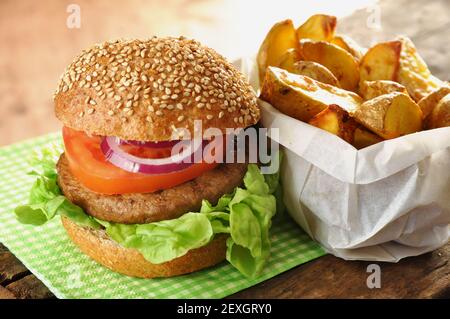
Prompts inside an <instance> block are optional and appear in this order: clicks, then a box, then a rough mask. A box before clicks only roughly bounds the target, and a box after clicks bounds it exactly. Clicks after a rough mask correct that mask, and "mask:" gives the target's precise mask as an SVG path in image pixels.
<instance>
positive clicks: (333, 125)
mask: <svg viewBox="0 0 450 319" xmlns="http://www.w3.org/2000/svg"><path fill="white" fill-rule="evenodd" d="M309 124H311V125H314V126H316V127H318V128H321V129H323V130H325V131H328V132H330V133H331V134H334V135H337V136H339V137H340V138H342V139H343V140H345V141H347V142H348V143H350V144H352V143H353V136H354V133H355V129H356V128H357V126H358V124H357V123H356V122H355V121H354V120H353V119H352V118H351V117H350V115H349V114H348V112H347V111H345V110H344V109H342V108H341V107H340V106H339V105H337V104H331V105H330V106H328V107H327V108H326V109H324V110H323V111H322V112H320V113H319V114H317V115H316V116H314V117H313V118H312V119H311V120H310V121H309Z"/></svg>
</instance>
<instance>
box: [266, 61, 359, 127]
mask: <svg viewBox="0 0 450 319" xmlns="http://www.w3.org/2000/svg"><path fill="white" fill-rule="evenodd" d="M260 97H261V99H263V100H265V101H267V102H269V103H270V104H272V105H273V106H274V107H275V108H277V109H279V110H280V111H281V112H282V113H284V114H287V115H289V116H292V117H294V118H296V119H299V120H301V121H304V122H308V121H309V120H310V119H311V118H312V117H313V116H315V115H316V114H318V113H319V112H321V111H322V110H324V109H325V108H327V107H328V105H330V104H338V105H339V106H341V107H342V108H343V109H345V110H346V111H347V112H349V113H351V112H354V110H356V109H357V108H358V106H359V105H360V103H361V102H362V99H361V97H360V96H359V95H357V94H355V93H353V92H349V91H346V90H343V89H340V88H337V87H334V86H332V85H328V84H324V83H321V82H318V81H316V80H314V79H311V78H310V77H307V76H303V75H297V74H292V73H289V72H287V71H285V70H282V69H280V68H276V67H269V68H267V72H266V76H265V78H264V82H263V86H262V89H261V96H260Z"/></svg>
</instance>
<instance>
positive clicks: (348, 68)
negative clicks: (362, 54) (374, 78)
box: [299, 40, 359, 91]
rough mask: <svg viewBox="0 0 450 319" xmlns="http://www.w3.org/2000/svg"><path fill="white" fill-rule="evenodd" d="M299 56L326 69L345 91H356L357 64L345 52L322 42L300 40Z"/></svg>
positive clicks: (333, 45)
mask: <svg viewBox="0 0 450 319" xmlns="http://www.w3.org/2000/svg"><path fill="white" fill-rule="evenodd" d="M299 52H300V55H301V57H302V59H303V60H305V61H313V62H317V63H320V64H322V65H323V66H325V67H326V68H328V69H329V70H330V71H331V72H332V73H333V74H334V76H335V77H336V78H337V79H338V81H339V83H340V84H341V87H342V88H343V89H345V90H350V91H354V90H356V88H357V86H358V83H359V62H358V61H357V60H356V59H355V58H354V57H353V56H352V55H351V54H350V53H348V52H347V51H345V50H344V49H342V48H340V47H338V46H337V45H335V44H331V43H328V42H323V41H311V40H301V41H300V48H299Z"/></svg>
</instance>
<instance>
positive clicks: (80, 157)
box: [62, 127, 218, 194]
mask: <svg viewBox="0 0 450 319" xmlns="http://www.w3.org/2000/svg"><path fill="white" fill-rule="evenodd" d="M62 133H63V139H64V148H65V154H66V157H67V160H68V162H69V168H70V171H71V172H72V174H73V175H74V176H75V177H76V178H77V179H78V180H79V181H80V182H81V183H82V184H83V185H84V186H86V187H87V188H89V189H90V190H92V191H94V192H96V193H102V194H126V193H151V192H155V191H157V190H161V189H167V188H171V187H174V186H177V185H179V184H182V183H184V182H187V181H189V180H192V179H194V178H196V177H198V176H200V175H201V174H203V173H204V172H206V171H208V170H211V169H213V168H214V167H216V166H217V165H218V163H205V162H201V163H194V164H192V165H191V166H189V167H188V168H185V169H183V170H180V171H177V172H172V173H168V174H156V175H147V174H141V173H132V172H128V171H125V170H123V169H121V168H119V167H116V166H114V165H113V164H111V163H110V162H108V161H107V160H106V158H105V156H104V155H103V153H102V151H101V149H100V143H101V140H102V138H101V137H99V136H88V135H87V134H86V133H84V132H80V131H76V130H73V129H71V128H68V127H63V130H62ZM124 148H126V150H127V151H129V152H130V153H132V154H134V155H137V156H141V157H147V158H158V157H164V156H166V155H167V154H168V153H167V151H168V150H165V149H149V148H143V147H138V146H130V145H125V146H124ZM169 153H170V152H169Z"/></svg>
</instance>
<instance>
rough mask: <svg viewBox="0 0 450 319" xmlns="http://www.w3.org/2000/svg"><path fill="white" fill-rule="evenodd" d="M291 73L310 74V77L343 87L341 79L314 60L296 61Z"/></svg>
mask: <svg viewBox="0 0 450 319" xmlns="http://www.w3.org/2000/svg"><path fill="white" fill-rule="evenodd" d="M289 72H291V73H295V74H299V75H304V76H309V77H310V78H312V79H314V80H316V81H319V82H322V83H325V84H329V85H333V86H336V87H341V85H340V84H339V81H338V80H337V79H336V77H335V76H334V74H333V73H331V71H330V70H328V69H327V68H326V67H324V66H323V65H322V64H319V63H316V62H312V61H299V62H296V63H294V69H293V70H292V71H289Z"/></svg>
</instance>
